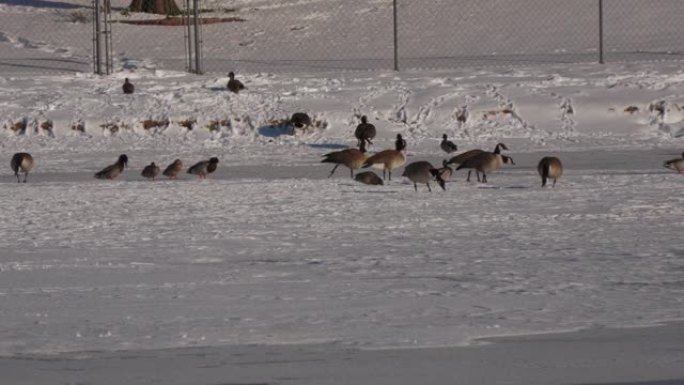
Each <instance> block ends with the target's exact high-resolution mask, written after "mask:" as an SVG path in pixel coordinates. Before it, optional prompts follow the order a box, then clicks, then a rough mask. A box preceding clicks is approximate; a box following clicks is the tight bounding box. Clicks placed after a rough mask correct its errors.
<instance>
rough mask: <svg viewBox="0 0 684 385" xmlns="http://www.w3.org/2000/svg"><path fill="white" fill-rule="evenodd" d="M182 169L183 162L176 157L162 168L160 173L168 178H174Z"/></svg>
mask: <svg viewBox="0 0 684 385" xmlns="http://www.w3.org/2000/svg"><path fill="white" fill-rule="evenodd" d="M181 171H183V162H182V161H181V160H180V159H176V160H174V161H173V163H171V164H170V165H168V166H167V167H166V169H164V172H163V173H162V175H164V176H166V177H168V178H170V179H176V177H177V176H178V174H180V172H181Z"/></svg>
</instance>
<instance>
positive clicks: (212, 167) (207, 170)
mask: <svg viewBox="0 0 684 385" xmlns="http://www.w3.org/2000/svg"><path fill="white" fill-rule="evenodd" d="M218 162H219V160H218V158H216V157H214V158H211V159H209V160H203V161H201V162H198V163H196V164H195V165H193V166H192V167H190V168H189V169H188V174H193V175H199V177H200V179H205V178H206V177H207V175H208V174H211V173H212V172H214V171H216V168H217V167H218Z"/></svg>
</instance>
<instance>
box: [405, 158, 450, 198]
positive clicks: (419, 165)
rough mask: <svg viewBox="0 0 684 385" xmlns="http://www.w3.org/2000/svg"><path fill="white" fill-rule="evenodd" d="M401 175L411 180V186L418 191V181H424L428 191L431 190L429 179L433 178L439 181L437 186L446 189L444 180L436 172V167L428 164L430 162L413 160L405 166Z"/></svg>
mask: <svg viewBox="0 0 684 385" xmlns="http://www.w3.org/2000/svg"><path fill="white" fill-rule="evenodd" d="M401 175H402V176H405V177H407V178H409V179H410V180H411V182H413V188H414V189H415V190H416V192H417V191H418V183H425V185H427V188H428V191H430V192H432V188H430V181H432V180H434V179H435V178H436V179H437V182H438V183H439V186H440V187H441V188H442V189H443V190H446V187H445V184H444V180H442V179H441V178H440V176H439V174H438V173H437V169H436V168H434V167H433V166H432V164H430V162H426V161H423V160H421V161H418V162H413V163H411V164H409V165H408V166H406V168H405V169H404V173H403V174H401Z"/></svg>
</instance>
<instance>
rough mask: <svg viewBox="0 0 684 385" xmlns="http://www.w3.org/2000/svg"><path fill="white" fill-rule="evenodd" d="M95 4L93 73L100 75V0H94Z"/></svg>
mask: <svg viewBox="0 0 684 385" xmlns="http://www.w3.org/2000/svg"><path fill="white" fill-rule="evenodd" d="M94 3H95V6H94V7H93V12H94V15H93V24H94V25H93V34H94V36H93V44H94V51H95V52H94V57H93V61H94V62H95V63H94V64H95V65H94V67H95V73H96V74H98V75H102V46H101V42H100V36H101V35H102V33H101V32H102V31H101V30H100V0H94Z"/></svg>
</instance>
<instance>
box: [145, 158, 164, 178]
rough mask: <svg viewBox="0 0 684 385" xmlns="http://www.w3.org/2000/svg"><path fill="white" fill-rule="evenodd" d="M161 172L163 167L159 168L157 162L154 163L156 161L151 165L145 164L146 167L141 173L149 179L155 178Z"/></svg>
mask: <svg viewBox="0 0 684 385" xmlns="http://www.w3.org/2000/svg"><path fill="white" fill-rule="evenodd" d="M160 172H161V169H160V168H159V166H157V165H156V164H154V162H152V163H150V164H149V165H147V166H145V168H143V170H142V172H141V173H140V175H142V176H143V177H145V178H147V179H152V180H154V179H155V178H156V177H157V176H158V175H159V173H160Z"/></svg>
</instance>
